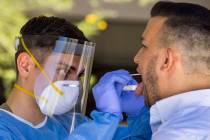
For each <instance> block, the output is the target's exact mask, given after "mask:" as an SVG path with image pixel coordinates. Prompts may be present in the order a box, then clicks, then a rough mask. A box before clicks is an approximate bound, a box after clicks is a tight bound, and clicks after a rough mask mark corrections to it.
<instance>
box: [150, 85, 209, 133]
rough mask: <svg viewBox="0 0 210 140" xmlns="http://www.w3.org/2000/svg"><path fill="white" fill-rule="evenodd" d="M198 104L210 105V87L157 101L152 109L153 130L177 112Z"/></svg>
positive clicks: (151, 121)
mask: <svg viewBox="0 0 210 140" xmlns="http://www.w3.org/2000/svg"><path fill="white" fill-rule="evenodd" d="M198 106H210V89H203V90H196V91H190V92H185V93H181V94H178V95H174V96H171V97H168V98H165V99H162V100H160V101H158V102H156V103H155V104H154V105H153V106H152V107H151V109H150V124H151V128H152V131H153V132H154V131H156V130H157V128H158V127H159V126H160V125H161V124H162V123H163V122H165V121H167V120H168V119H170V118H172V117H173V115H174V113H175V112H177V111H180V110H184V109H185V108H189V107H198Z"/></svg>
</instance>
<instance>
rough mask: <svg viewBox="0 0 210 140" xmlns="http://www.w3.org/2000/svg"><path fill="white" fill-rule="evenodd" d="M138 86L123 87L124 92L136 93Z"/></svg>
mask: <svg viewBox="0 0 210 140" xmlns="http://www.w3.org/2000/svg"><path fill="white" fill-rule="evenodd" d="M136 88H137V85H127V86H124V87H123V91H134V90H136Z"/></svg>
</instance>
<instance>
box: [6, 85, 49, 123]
mask: <svg viewBox="0 0 210 140" xmlns="http://www.w3.org/2000/svg"><path fill="white" fill-rule="evenodd" d="M20 86H21V85H20ZM25 88H26V87H25ZM26 89H27V88H26ZM32 93H33V92H32ZM6 103H7V105H8V106H9V107H10V109H11V110H12V113H13V114H15V115H17V116H19V117H21V118H23V119H24V120H27V121H29V122H31V123H32V124H34V125H37V124H39V123H40V122H42V121H43V120H44V117H45V116H44V114H43V113H41V111H40V109H39V107H38V105H37V103H36V100H35V98H34V97H31V96H29V95H27V94H25V93H23V92H22V91H20V90H18V89H16V88H15V87H14V88H13V89H12V92H11V94H10V96H9V98H8V99H7V102H6Z"/></svg>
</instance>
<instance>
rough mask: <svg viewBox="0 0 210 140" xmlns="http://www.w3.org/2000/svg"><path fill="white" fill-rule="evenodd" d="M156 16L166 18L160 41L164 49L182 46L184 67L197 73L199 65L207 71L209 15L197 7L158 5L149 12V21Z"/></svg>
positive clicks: (209, 47) (209, 31) (209, 13)
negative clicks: (171, 45)
mask: <svg viewBox="0 0 210 140" xmlns="http://www.w3.org/2000/svg"><path fill="white" fill-rule="evenodd" d="M157 16H161V17H166V21H165V23H164V26H163V29H162V31H161V37H160V38H161V40H162V43H164V44H165V45H163V46H165V47H167V46H168V44H170V43H181V44H182V45H180V46H179V48H180V50H182V54H183V63H185V64H184V65H186V67H187V66H190V69H191V70H192V71H193V72H197V71H199V70H200V69H199V66H198V65H200V64H201V63H202V64H204V65H205V67H206V68H207V69H210V53H209V52H210V11H209V10H208V9H207V8H205V7H202V6H200V5H197V4H191V3H175V2H165V1H160V2H158V3H156V4H155V5H154V7H153V8H152V10H151V17H157ZM207 52H208V54H207ZM204 62H205V63H204ZM190 63H191V64H190ZM192 63H193V64H192ZM193 66H194V67H193Z"/></svg>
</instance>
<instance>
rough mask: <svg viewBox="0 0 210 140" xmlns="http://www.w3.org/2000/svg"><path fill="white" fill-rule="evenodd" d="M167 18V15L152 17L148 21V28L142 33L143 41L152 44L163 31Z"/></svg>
mask: <svg viewBox="0 0 210 140" xmlns="http://www.w3.org/2000/svg"><path fill="white" fill-rule="evenodd" d="M166 19H167V18H165V17H160V16H157V17H152V18H151V19H150V20H149V22H148V23H147V26H146V29H145V30H144V33H143V34H142V38H143V43H145V44H151V43H153V42H154V41H155V40H156V39H157V38H158V37H159V36H160V33H161V29H162V27H163V25H164V22H165V21H166Z"/></svg>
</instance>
